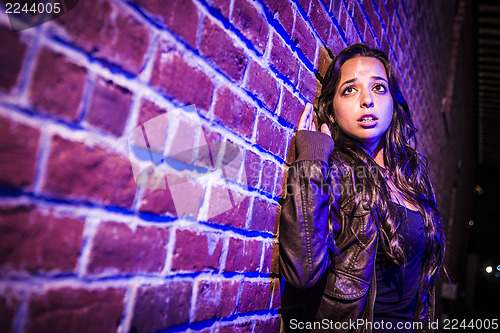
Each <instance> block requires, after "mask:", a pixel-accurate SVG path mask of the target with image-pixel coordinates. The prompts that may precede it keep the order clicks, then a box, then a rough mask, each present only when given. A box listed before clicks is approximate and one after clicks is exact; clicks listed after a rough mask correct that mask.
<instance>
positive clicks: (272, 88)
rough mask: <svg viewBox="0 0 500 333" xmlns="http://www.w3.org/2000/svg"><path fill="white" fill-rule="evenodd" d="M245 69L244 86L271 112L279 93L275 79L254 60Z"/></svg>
mask: <svg viewBox="0 0 500 333" xmlns="http://www.w3.org/2000/svg"><path fill="white" fill-rule="evenodd" d="M247 71H248V74H247V76H248V77H247V83H246V85H245V88H247V89H248V90H249V91H250V92H251V93H253V94H254V95H256V96H257V98H259V99H260V100H261V101H262V102H264V104H265V105H266V106H267V107H268V109H269V110H270V111H271V112H274V111H276V105H277V104H278V99H279V95H280V89H279V85H278V83H277V82H276V79H274V77H272V76H271V74H269V72H268V71H266V70H264V69H263V68H262V67H260V66H259V64H257V63H256V62H252V63H250V66H249V68H248V70H247Z"/></svg>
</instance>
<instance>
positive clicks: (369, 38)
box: [363, 24, 377, 47]
mask: <svg viewBox="0 0 500 333" xmlns="http://www.w3.org/2000/svg"><path fill="white" fill-rule="evenodd" d="M363 42H364V43H365V44H366V45H368V46H369V47H376V46H377V42H376V41H375V38H374V37H373V33H372V31H371V30H370V27H369V26H368V24H367V25H366V26H365V32H364V34H363Z"/></svg>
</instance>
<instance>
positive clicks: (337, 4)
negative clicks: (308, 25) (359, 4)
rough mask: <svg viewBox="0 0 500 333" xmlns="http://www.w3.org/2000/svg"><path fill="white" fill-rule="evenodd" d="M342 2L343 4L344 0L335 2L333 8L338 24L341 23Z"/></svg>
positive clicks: (334, 0)
mask: <svg viewBox="0 0 500 333" xmlns="http://www.w3.org/2000/svg"><path fill="white" fill-rule="evenodd" d="M370 1H371V0H370ZM342 2H343V0H333V4H332V6H331V9H332V14H333V15H334V16H335V19H337V21H338V22H340V21H341V20H340V9H341V8H342V7H343V6H342ZM332 28H333V27H332Z"/></svg>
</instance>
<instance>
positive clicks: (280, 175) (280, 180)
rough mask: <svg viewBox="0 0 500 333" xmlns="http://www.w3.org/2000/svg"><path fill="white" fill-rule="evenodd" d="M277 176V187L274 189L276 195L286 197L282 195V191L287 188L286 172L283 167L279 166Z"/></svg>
mask: <svg viewBox="0 0 500 333" xmlns="http://www.w3.org/2000/svg"><path fill="white" fill-rule="evenodd" d="M277 170H278V171H277V176H276V186H275V187H274V195H275V196H277V197H281V196H284V194H282V193H281V192H282V189H283V188H285V184H284V182H285V177H284V171H283V166H282V165H278V167H277Z"/></svg>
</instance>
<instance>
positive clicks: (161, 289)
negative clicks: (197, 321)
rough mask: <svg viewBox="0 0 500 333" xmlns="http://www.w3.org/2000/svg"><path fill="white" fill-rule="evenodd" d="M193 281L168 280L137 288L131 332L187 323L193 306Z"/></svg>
mask: <svg viewBox="0 0 500 333" xmlns="http://www.w3.org/2000/svg"><path fill="white" fill-rule="evenodd" d="M192 289H193V286H192V284H191V282H182V281H175V282H168V283H164V284H162V285H159V286H144V287H141V288H139V289H138V290H137V295H136V301H135V308H134V318H133V319H132V327H131V329H130V331H131V332H134V331H135V332H153V331H158V330H164V329H166V328H169V327H171V326H175V325H179V324H182V323H185V322H187V321H188V320H189V310H190V308H191V294H192Z"/></svg>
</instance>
